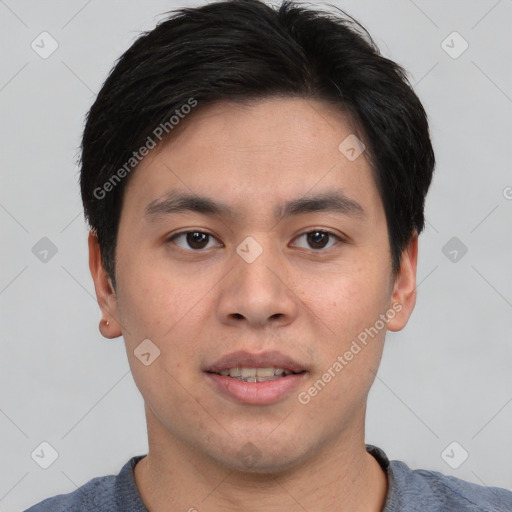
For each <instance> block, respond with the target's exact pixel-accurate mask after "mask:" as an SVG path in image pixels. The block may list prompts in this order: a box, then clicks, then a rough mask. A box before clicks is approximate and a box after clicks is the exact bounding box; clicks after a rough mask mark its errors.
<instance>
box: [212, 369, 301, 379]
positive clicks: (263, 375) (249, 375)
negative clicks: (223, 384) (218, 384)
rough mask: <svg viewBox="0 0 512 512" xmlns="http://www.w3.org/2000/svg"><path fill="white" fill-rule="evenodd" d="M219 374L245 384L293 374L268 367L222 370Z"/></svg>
mask: <svg viewBox="0 0 512 512" xmlns="http://www.w3.org/2000/svg"><path fill="white" fill-rule="evenodd" d="M219 373H220V375H223V376H225V377H228V376H229V377H233V378H235V379H237V380H243V381H245V382H265V381H268V380H274V379H277V378H279V377H286V376H287V375H291V374H292V373H293V372H290V371H288V370H284V369H283V368H275V367H273V366H269V367H267V368H247V367H241V368H229V369H225V370H222V371H220V372H219Z"/></svg>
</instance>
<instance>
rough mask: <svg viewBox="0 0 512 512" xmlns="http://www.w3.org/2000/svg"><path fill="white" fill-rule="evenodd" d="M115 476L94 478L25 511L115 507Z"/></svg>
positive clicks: (70, 510)
mask: <svg viewBox="0 0 512 512" xmlns="http://www.w3.org/2000/svg"><path fill="white" fill-rule="evenodd" d="M114 481H115V477H114V476H103V477H97V478H93V479H92V480H90V481H89V482H87V483H86V484H84V485H82V486H81V487H79V488H78V489H76V490H75V491H73V492H70V493H68V494H59V495H58V496H53V497H51V498H47V499H45V500H43V501H41V502H39V503H37V504H36V505H33V506H32V507H30V508H29V509H27V510H26V511H25V512H64V511H65V512H82V511H84V510H98V511H107V510H108V511H109V512H112V511H113V510H115V509H114V505H115V501H114V502H113V500H114Z"/></svg>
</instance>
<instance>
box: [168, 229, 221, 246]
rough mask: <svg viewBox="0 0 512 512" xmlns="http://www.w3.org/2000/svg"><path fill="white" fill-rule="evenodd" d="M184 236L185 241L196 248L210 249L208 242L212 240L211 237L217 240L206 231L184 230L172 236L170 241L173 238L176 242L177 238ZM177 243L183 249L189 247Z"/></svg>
mask: <svg viewBox="0 0 512 512" xmlns="http://www.w3.org/2000/svg"><path fill="white" fill-rule="evenodd" d="M183 238H184V239H185V243H186V244H187V245H188V247H189V248H192V249H194V250H198V249H209V247H208V242H209V241H210V238H211V239H213V240H215V238H214V237H213V236H212V235H210V234H209V233H205V232H204V231H183V232H181V233H176V234H175V235H173V236H172V237H171V238H169V241H171V240H172V241H173V242H174V243H176V240H178V239H183ZM176 245H177V246H178V247H181V248H182V249H187V247H183V246H181V245H180V244H178V243H176Z"/></svg>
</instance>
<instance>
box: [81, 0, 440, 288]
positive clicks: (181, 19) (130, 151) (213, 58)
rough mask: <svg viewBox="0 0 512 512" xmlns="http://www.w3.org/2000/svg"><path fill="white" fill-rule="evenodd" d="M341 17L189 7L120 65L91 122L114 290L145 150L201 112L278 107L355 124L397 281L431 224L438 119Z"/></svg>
mask: <svg viewBox="0 0 512 512" xmlns="http://www.w3.org/2000/svg"><path fill="white" fill-rule="evenodd" d="M336 9H337V12H336V13H334V12H329V11H321V10H318V9H316V8H315V9H313V8H311V7H304V6H302V5H300V4H298V3H296V2H293V1H284V2H283V3H282V4H281V5H280V6H270V5H267V4H265V3H264V2H262V1H260V0H228V1H221V2H216V3H210V4H208V5H204V6H201V7H197V8H183V9H179V10H176V11H172V12H171V13H167V14H169V16H168V17H167V18H166V19H164V20H162V21H160V22H159V23H158V24H157V26H156V27H155V28H154V29H153V30H151V31H148V32H145V33H143V34H142V35H141V36H140V37H139V38H138V39H137V40H136V41H135V42H134V43H133V45H132V46H131V47H130V48H129V49H128V50H127V51H126V52H125V53H124V54H123V55H122V56H121V57H120V58H119V59H118V61H117V62H116V64H115V66H114V68H113V69H112V70H111V72H110V74H109V76H108V78H107V79H106V81H105V82H104V84H103V86H102V87H101V90H100V92H99V93H98V96H97V98H96V101H95V102H94V104H93V105H92V107H91V109H90V111H89V112H88V114H87V118H86V124H85V128H84V134H83V139H82V145H81V150H82V151H81V162H80V163H81V176H80V186H81V193H82V200H83V204H84V211H85V218H86V220H87V221H88V223H89V226H90V228H91V230H93V231H94V232H96V235H97V237H98V242H99V245H100V248H101V254H102V261H103V264H104V266H105V269H106V271H107V273H108V275H109V277H110V278H111V280H112V283H113V285H114V288H115V286H116V285H115V249H116V241H117V232H118V227H119V219H120V213H121V207H122V202H123V201H122V199H123V190H124V187H125V186H126V183H127V181H128V180H129V178H130V176H131V174H133V173H131V172H130V171H131V170H132V169H135V168H136V164H137V163H138V161H139V160H140V158H141V156H140V152H139V149H140V148H142V147H143V146H145V145H146V146H147V145H148V141H149V140H152V141H153V143H155V142H156V143H158V142H160V140H165V139H164V138H163V137H161V136H159V137H156V136H155V129H157V130H158V127H160V131H159V132H157V134H161V133H162V134H163V131H162V128H163V129H164V131H165V132H166V133H165V135H167V134H168V135H167V137H171V136H172V135H173V132H172V128H173V126H174V124H175V123H174V122H173V121H172V118H173V117H174V118H176V119H177V118H178V116H179V117H183V113H187V112H189V111H190V110H191V108H192V106H193V107H194V108H195V109H196V110H197V109H200V108H201V107H202V106H206V105H210V104H212V103H215V102H218V101H221V100H231V101H242V102H244V101H251V100H257V99H265V98H271V97H300V98H305V99H316V100H322V101H324V102H327V103H329V104H330V105H332V108H334V109H339V110H340V111H343V112H345V113H347V114H348V115H349V116H350V118H351V119H352V120H353V122H354V123H355V126H356V127H357V130H358V134H359V135H358V137H359V138H360V139H361V140H362V141H363V143H364V144H365V155H366V157H367V158H368V159H369V161H370V162H371V168H372V172H373V176H374V179H375V183H376V186H377V189H378V191H379V194H380V197H381V200H382V202H383V206H384V211H385V214H386V220H387V226H388V231H389V244H390V249H391V253H390V259H391V268H392V273H393V275H396V274H397V272H398V270H399V268H400V262H401V254H402V251H403V250H404V249H405V248H406V247H407V245H408V243H409V242H410V241H411V239H412V237H413V236H414V234H415V232H416V233H417V234H419V233H421V231H422V230H423V227H424V222H425V220H424V203H425V197H426V194H427V191H428V188H429V186H430V183H431V180H432V174H433V171H434V166H435V157H434V152H433V149H432V144H431V141H430V136H429V127H428V121H427V115H426V113H425V110H424V108H423V106H422V104H421V102H420V100H419V98H418V97H417V95H416V94H415V92H414V90H413V88H412V86H411V85H410V83H409V81H408V78H407V75H406V72H405V70H404V69H403V68H402V67H401V66H400V65H398V64H397V63H395V62H393V61H392V60H389V59H387V58H385V57H383V56H382V55H381V54H380V51H379V49H378V47H377V45H376V44H375V43H374V41H373V39H372V38H371V36H370V35H369V34H368V32H367V31H366V29H365V28H364V27H363V26H362V25H361V24H360V23H359V22H357V21H356V20H354V19H353V18H352V17H351V16H349V15H348V14H346V13H345V12H344V11H342V10H341V9H338V8H336ZM340 13H341V14H340ZM185 106H187V107H186V108H185ZM187 109H188V110H187ZM192 116H193V112H192V113H191V114H190V117H191V118H192ZM187 121H189V120H188V119H187ZM155 139H156V140H155ZM340 142H341V141H340ZM122 169H124V171H123V170H122Z"/></svg>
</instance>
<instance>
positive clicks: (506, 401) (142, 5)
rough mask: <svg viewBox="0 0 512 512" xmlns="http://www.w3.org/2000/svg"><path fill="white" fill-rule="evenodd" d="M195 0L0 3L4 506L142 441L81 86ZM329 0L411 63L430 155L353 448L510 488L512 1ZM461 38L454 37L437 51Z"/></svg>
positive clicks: (121, 456) (91, 470)
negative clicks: (413, 301)
mask: <svg viewBox="0 0 512 512" xmlns="http://www.w3.org/2000/svg"><path fill="white" fill-rule="evenodd" d="M202 3H203V2H197V1H196V2H183V1H179V2H172V1H157V0H153V1H146V2H142V1H138V2H133V1H132V2H127V1H123V2H121V1H113V0H108V1H105V0H103V1H101V2H100V1H98V0H92V1H83V0H80V1H75V0H73V1H69V0H68V1H35V0H34V1H23V0H17V1H14V0H0V39H1V48H2V60H1V63H2V64H1V67H0V110H1V114H0V115H1V120H2V123H1V128H0V129H1V145H2V146H1V155H2V157H1V176H2V187H1V190H0V221H1V237H2V238H1V239H2V259H1V275H0V308H1V331H0V342H1V357H0V365H1V366H0V379H1V385H0V393H1V395H0V432H1V446H2V457H1V459H0V469H1V478H0V510H1V511H3V512H5V511H15V510H22V509H24V508H26V507H28V506H29V505H31V504H33V503H35V502H36V501H39V500H42V499H43V498H46V497H49V496H53V495H55V494H59V493H64V492H70V491H72V490H74V489H75V488H76V487H77V486H80V485H82V484H83V483H85V482H86V481H88V480H89V479H91V478H93V477H95V476H100V475H105V474H117V473H118V471H119V469H120V468H121V466H122V465H123V464H124V463H125V462H126V461H127V460H128V458H130V457H131V456H133V455H136V454H143V453H146V450H147V440H146V427H145V419H144V411H143V402H142V398H141V396H140V394H139V392H138V390H137V388H136V386H135V384H134V382H133V379H132V377H131V374H130V372H129V367H128V362H127V358H126V354H125V350H124V345H123V341H122V339H117V340H113V341H106V340H104V339H103V338H102V337H101V335H100V333H99V331H98V328H97V325H98V321H99V319H100V314H99V308H98V305H97V303H96V300H95V296H94V288H93V284H92V280H91V277H90V274H89V270H88V264H87V244H86V235H87V230H86V227H85V224H84V221H83V217H82V208H81V202H80V197H79V189H78V185H77V180H78V168H77V166H76V158H77V155H78V153H77V148H78V145H79V141H80V135H81V130H82V127H83V119H84V114H85V112H86V111H87V109H88V108H89V107H90V105H91V104H92V102H93V99H94V96H95V93H97V91H98V90H99V88H100V86H101V84H102V82H103V80H104V79H105V78H106V76H107V73H108V71H109V70H110V68H111V67H112V65H113V63H114V61H115V59H117V58H118V57H119V56H120V55H121V53H122V52H123V51H124V50H125V49H127V48H128V46H129V45H130V44H131V42H133V40H134V39H135V37H136V36H137V34H138V33H139V31H140V30H147V29H150V28H152V27H154V25H155V23H156V21H157V20H158V19H159V17H158V15H160V14H161V13H163V12H165V11H169V10H171V9H173V8H175V7H180V6H186V5H200V4H202ZM336 5H339V6H340V7H342V8H343V9H345V10H347V11H348V12H349V13H350V14H351V15H353V16H355V17H356V18H357V19H359V20H360V21H361V22H362V23H363V24H364V25H365V26H366V27H367V28H368V29H369V31H370V33H371V34H372V35H373V37H374V39H375V41H376V42H377V44H378V45H379V47H380V48H381V50H382V52H383V53H384V55H386V56H388V57H390V58H392V59H394V60H396V61H397V62H399V63H400V64H402V65H403V66H405V68H406V69H408V70H409V71H410V77H411V82H412V83H413V84H414V87H415V90H416V91H417V93H418V95H419V96H420V98H421V99H422V101H423V102H424V105H425V107H426V109H427V111H428V113H429V116H430V122H431V127H432V136H433V142H434V146H435V150H436V155H437V160H438V165H437V170H436V174H435V178H434V181H433V185H432V188H431V191H430V194H429V197H428V200H427V207H426V217H427V220H428V224H427V228H426V230H425V232H424V233H423V234H422V235H421V237H420V257H419V267H418V283H419V285H418V286H419V288H418V300H417V305H416V310H415V312H414V313H413V316H412V318H411V320H410V322H409V325H408V326H407V327H406V329H405V330H404V331H402V332H400V333H389V334H388V338H387V344H386V348H385V351H384V357H383V361H382V366H381V368H380V371H379V373H378V376H377V379H376V382H375V384H374V387H373V388H372V391H371V393H370V398H369V407H368V419H367V442H368V443H372V444H376V445H377V446H380V447H382V448H384V449H385V450H386V452H387V453H388V455H389V457H390V458H392V459H401V460H404V461H405V462H406V463H408V464H409V465H410V466H411V467H413V468H427V469H433V470H437V471H441V472H443V473H445V474H453V475H455V476H458V477H460V478H463V479H466V480H470V481H472V482H476V483H484V484H486V485H496V486H500V487H506V488H509V489H512V466H511V464H510V460H511V459H512V443H511V442H510V432H512V428H511V427H512V404H511V401H512V385H511V383H512V378H511V376H510V362H511V359H512V358H511V356H512V344H511V331H512V315H511V307H512V273H511V272H510V262H511V261H512V240H511V236H510V233H512V216H511V210H512V200H511V198H512V188H511V187H512V176H511V174H510V143H511V141H512V137H511V135H512V133H511V132H512V129H511V125H512V123H511V119H512V117H511V106H512V99H511V96H512V73H511V64H510V63H511V62H512V45H510V40H509V34H510V28H511V21H512V2H511V1H510V0H500V1H496V0H481V1H471V2H467V1H464V2H463V1H446V0H443V1H425V0H423V1H420V0H415V1H412V0H401V1H386V2H383V1H369V0H365V1H362V0H358V1H355V0H353V1H348V0H347V1H343V2H336ZM43 31H47V32H49V33H50V34H51V36H52V37H53V38H54V39H55V40H56V41H57V42H58V45H59V47H58V49H57V50H56V51H55V52H54V53H53V54H52V55H51V56H49V57H48V58H47V59H43V58H41V57H40V56H39V55H38V54H37V53H36V52H35V51H34V50H33V49H32V48H31V43H32V41H34V40H36V43H37V41H40V39H38V36H39V34H40V33H41V32H43ZM453 31H457V32H458V33H459V34H460V35H461V36H462V37H463V38H464V40H466V41H467V43H468V44H469V47H468V49H467V50H466V51H465V52H464V53H462V54H461V55H460V56H458V58H452V57H451V56H450V55H448V54H447V53H446V51H445V49H443V46H442V42H443V41H444V40H446V38H447V36H448V35H449V34H451V33H452V32H453ZM40 44H41V43H40ZM462 44H463V41H462V40H461V39H460V38H458V36H455V38H454V37H453V36H452V37H451V38H448V39H447V40H446V42H445V43H444V48H446V45H448V46H451V47H452V48H451V49H449V50H450V51H451V52H452V54H453V53H454V52H455V53H458V52H459V51H460V50H461V49H462V48H463V46H462ZM48 47H49V45H48V44H46V45H45V48H48ZM43 237H48V238H49V239H50V240H51V242H52V243H53V244H54V245H55V247H56V248H57V253H56V254H55V255H53V256H52V255H51V252H50V253H49V254H48V256H47V261H46V262H43V261H40V259H39V258H38V257H36V255H35V254H34V253H33V251H32V248H33V247H34V245H35V244H36V243H38V241H39V240H40V239H41V238H43ZM452 237H457V240H455V241H454V242H453V241H452V242H451V243H452V244H455V245H453V246H452V245H448V247H447V248H445V249H444V252H443V247H445V245H446V244H447V243H448V241H449V240H450V239H451V238H452ZM40 243H41V244H43V245H44V244H45V243H47V242H40ZM462 244H464V246H465V247H467V249H468V251H467V253H466V254H464V255H462V251H461V248H462V247H463V246H462ZM38 247H39V246H38ZM453 250H456V251H457V253H456V254H455V253H453V252H451V253H450V251H453ZM36 252H37V251H36ZM454 259H455V261H452V260H454ZM43 441H46V442H48V443H50V445H52V446H53V447H54V449H55V450H56V451H57V452H58V454H59V456H58V458H57V460H56V461H55V462H54V463H53V464H52V465H51V466H50V467H49V468H48V469H46V470H45V469H42V468H41V467H40V466H39V465H38V464H36V462H34V460H33V459H32V457H31V453H32V452H33V451H34V450H35V449H36V448H38V447H39V446H40V444H41V442H43ZM453 441H456V442H457V443H458V445H456V446H455V448H454V447H453V446H452V447H450V448H449V449H448V451H447V452H444V453H445V456H444V458H443V457H442V456H441V454H442V453H443V451H444V450H445V448H446V447H447V446H448V445H449V444H450V443H452V442H453ZM452 448H453V451H451V450H452ZM462 449H464V450H466V451H467V452H468V453H469V457H468V458H467V460H465V461H464V462H463V463H462V464H461V465H460V466H459V467H458V468H456V469H455V468H452V467H451V466H450V465H448V463H447V462H446V460H448V461H450V463H451V464H452V466H455V465H458V463H460V462H461V460H462V458H463V457H462V455H463V452H462ZM446 454H448V456H447V455H446Z"/></svg>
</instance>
